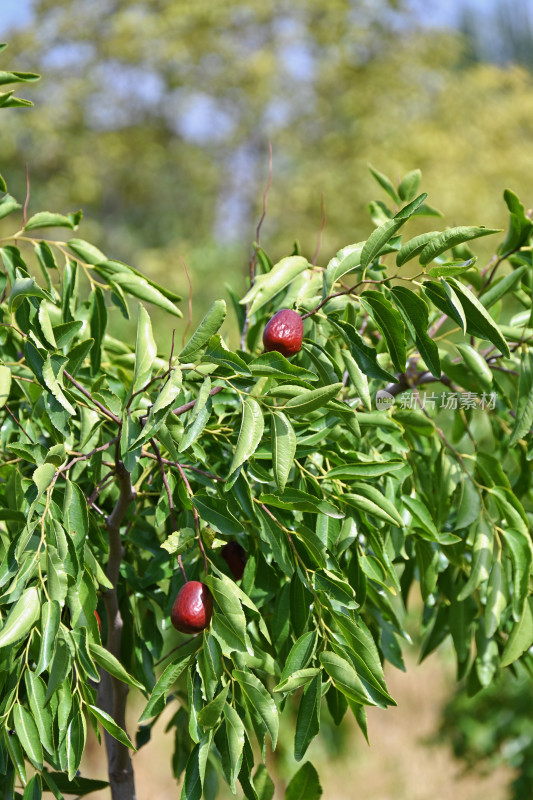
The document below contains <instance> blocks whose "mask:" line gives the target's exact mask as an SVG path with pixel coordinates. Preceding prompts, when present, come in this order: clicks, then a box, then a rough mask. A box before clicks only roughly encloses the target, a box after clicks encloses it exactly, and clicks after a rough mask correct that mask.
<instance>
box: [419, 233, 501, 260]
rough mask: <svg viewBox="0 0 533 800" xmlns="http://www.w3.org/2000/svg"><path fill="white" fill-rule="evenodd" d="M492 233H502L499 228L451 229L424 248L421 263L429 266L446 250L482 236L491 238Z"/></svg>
mask: <svg viewBox="0 0 533 800" xmlns="http://www.w3.org/2000/svg"><path fill="white" fill-rule="evenodd" d="M492 233H500V230H499V229H498V228H485V227H483V226H480V227H475V226H471V227H465V226H460V227H458V228H450V229H449V230H447V231H444V232H443V233H441V234H439V235H438V236H436V237H435V238H434V239H432V241H431V242H429V243H428V244H427V245H426V246H425V247H424V249H423V250H422V252H421V253H420V258H419V261H420V263H421V264H429V262H430V261H433V259H434V258H436V257H437V256H440V254H441V253H445V252H446V250H450V249H451V248H452V247H456V246H457V245H458V244H463V242H469V241H471V240H472V239H479V238H480V237H481V236H490V235H491V234H492Z"/></svg>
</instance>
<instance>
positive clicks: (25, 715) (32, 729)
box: [13, 703, 43, 770]
mask: <svg viewBox="0 0 533 800" xmlns="http://www.w3.org/2000/svg"><path fill="white" fill-rule="evenodd" d="M13 722H14V724H15V731H16V733H17V736H18V738H19V740H20V743H21V745H22V747H23V748H24V751H25V753H26V755H27V756H28V758H29V760H30V761H31V763H32V764H33V766H34V767H35V769H37V770H42V768H43V749H42V747H41V740H40V737H39V731H38V730H37V725H36V724H35V721H34V719H33V717H32V715H31V714H30V712H29V711H28V710H27V709H26V708H24V706H22V705H21V704H20V703H15V706H14V708H13Z"/></svg>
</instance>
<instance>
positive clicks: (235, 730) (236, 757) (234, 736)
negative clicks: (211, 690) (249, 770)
mask: <svg viewBox="0 0 533 800" xmlns="http://www.w3.org/2000/svg"><path fill="white" fill-rule="evenodd" d="M224 719H225V721H226V738H227V743H228V756H229V763H230V770H229V784H230V787H231V789H232V791H234V789H235V781H236V780H237V777H238V775H239V771H240V769H241V764H242V751H243V747H244V725H243V723H242V720H241V718H240V717H239V715H238V714H237V712H236V711H235V709H234V708H233V706H230V705H229V703H226V705H225V706H224Z"/></svg>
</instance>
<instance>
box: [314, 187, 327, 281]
mask: <svg viewBox="0 0 533 800" xmlns="http://www.w3.org/2000/svg"><path fill="white" fill-rule="evenodd" d="M320 205H321V209H322V217H321V220H320V230H319V231H318V240H317V243H316V250H315V254H314V256H313V260H312V261H311V264H312V265H313V266H315V264H316V262H317V259H318V256H319V254H320V248H321V247H322V233H323V232H324V226H325V224H326V204H325V202H324V192H322V194H321V204H320Z"/></svg>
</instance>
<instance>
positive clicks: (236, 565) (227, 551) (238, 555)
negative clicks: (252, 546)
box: [220, 542, 247, 581]
mask: <svg viewBox="0 0 533 800" xmlns="http://www.w3.org/2000/svg"><path fill="white" fill-rule="evenodd" d="M220 555H221V556H222V558H223V559H224V561H225V562H226V564H227V565H228V567H229V568H230V571H231V574H232V575H233V577H234V578H235V580H236V581H239V580H240V579H241V578H242V576H243V572H244V568H245V566H246V561H247V556H246V550H245V549H244V547H243V546H242V545H241V544H239V542H228V543H227V544H225V545H224V547H223V548H222V550H221V551H220Z"/></svg>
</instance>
